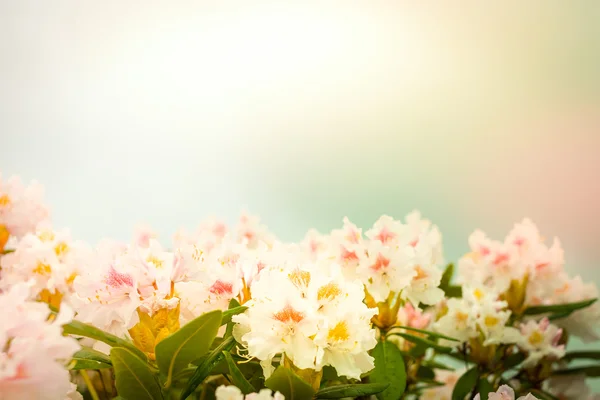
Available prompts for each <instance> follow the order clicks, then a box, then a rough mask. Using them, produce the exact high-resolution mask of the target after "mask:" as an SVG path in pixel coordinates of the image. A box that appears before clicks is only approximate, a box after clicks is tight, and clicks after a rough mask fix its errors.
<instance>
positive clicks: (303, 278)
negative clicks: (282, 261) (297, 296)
mask: <svg viewBox="0 0 600 400" xmlns="http://www.w3.org/2000/svg"><path fill="white" fill-rule="evenodd" d="M288 277H289V278H290V280H291V281H292V283H293V284H294V285H295V286H297V287H307V286H308V284H309V283H310V272H308V271H301V270H299V269H297V270H295V271H293V272H292V273H290V274H289V275H288Z"/></svg>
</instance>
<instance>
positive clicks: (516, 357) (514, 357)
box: [503, 353, 525, 370]
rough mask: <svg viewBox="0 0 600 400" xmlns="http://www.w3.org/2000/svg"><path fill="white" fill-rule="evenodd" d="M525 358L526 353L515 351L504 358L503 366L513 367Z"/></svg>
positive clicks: (505, 367)
mask: <svg viewBox="0 0 600 400" xmlns="http://www.w3.org/2000/svg"><path fill="white" fill-rule="evenodd" d="M524 360H525V355H524V354H523V353H514V354H510V355H509V356H507V357H506V358H505V359H504V362H503V366H504V369H507V370H508V369H511V368H514V367H516V366H517V365H519V364H521V363H522V362H523V361H524Z"/></svg>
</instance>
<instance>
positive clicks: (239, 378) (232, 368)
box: [223, 352, 254, 394]
mask: <svg viewBox="0 0 600 400" xmlns="http://www.w3.org/2000/svg"><path fill="white" fill-rule="evenodd" d="M223 356H224V357H225V361H227V365H228V366H229V375H231V380H232V381H233V384H234V385H235V386H237V387H238V388H239V389H240V390H241V391H242V393H244V394H249V393H252V392H254V386H252V385H251V384H250V382H248V381H247V380H246V377H245V376H244V374H242V371H240V369H239V368H238V366H237V365H236V363H235V361H233V358H232V357H231V354H229V353H228V352H223Z"/></svg>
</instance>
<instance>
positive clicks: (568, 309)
mask: <svg viewBox="0 0 600 400" xmlns="http://www.w3.org/2000/svg"><path fill="white" fill-rule="evenodd" d="M596 300H598V299H590V300H584V301H578V302H576V303H565V304H553V305H548V306H531V307H527V308H526V309H525V312H524V314H525V315H537V314H546V313H553V314H559V315H561V318H564V317H566V316H568V315H570V314H571V313H572V312H573V311H576V310H580V309H582V308H586V307H589V306H591V305H592V304H594V303H595V302H596Z"/></svg>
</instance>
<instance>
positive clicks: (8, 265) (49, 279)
mask: <svg viewBox="0 0 600 400" xmlns="http://www.w3.org/2000/svg"><path fill="white" fill-rule="evenodd" d="M90 255H91V249H90V248H88V246H87V245H86V244H84V243H82V242H79V241H77V242H74V241H72V240H71V237H70V235H69V233H68V232H67V231H54V230H52V229H51V228H50V227H49V225H40V226H39V227H38V229H37V230H36V231H35V233H29V234H27V235H25V236H24V237H23V238H22V239H21V240H20V241H18V242H16V243H15V248H14V252H12V253H10V254H7V255H4V256H3V257H2V258H1V259H0V266H1V267H2V280H1V281H0V288H6V287H10V286H11V285H13V284H15V283H18V282H25V281H30V282H31V283H32V284H33V289H32V290H33V292H35V293H36V294H37V295H38V298H39V299H40V300H42V301H45V302H47V303H49V304H50V305H52V306H53V307H55V308H59V307H60V303H61V301H67V302H68V301H69V299H70V295H71V293H72V292H73V281H74V279H75V278H76V277H77V275H78V274H79V273H80V271H81V270H82V269H83V268H84V267H85V266H86V265H87V260H88V259H89V257H90Z"/></svg>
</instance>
